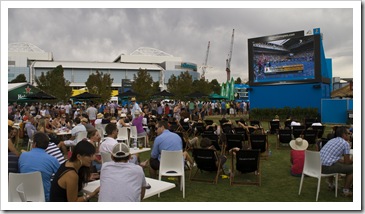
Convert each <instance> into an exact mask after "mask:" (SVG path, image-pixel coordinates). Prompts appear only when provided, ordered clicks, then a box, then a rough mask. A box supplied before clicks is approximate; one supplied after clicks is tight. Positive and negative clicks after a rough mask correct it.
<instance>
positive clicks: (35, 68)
mask: <svg viewBox="0 0 365 214" xmlns="http://www.w3.org/2000/svg"><path fill="white" fill-rule="evenodd" d="M8 54H9V55H8V82H10V81H11V80H13V79H15V78H16V77H17V76H18V75H19V74H24V75H25V77H26V79H27V81H28V82H29V83H30V84H32V85H35V80H34V79H35V77H39V76H40V75H41V74H42V72H44V73H46V72H48V71H50V70H53V69H54V68H56V67H57V66H58V65H62V67H63V69H64V77H65V79H66V80H68V81H70V83H71V84H70V86H71V87H72V88H73V89H80V88H83V87H85V82H86V80H87V77H88V76H89V75H91V74H92V73H95V72H96V71H99V72H103V74H110V77H111V78H113V79H114V81H113V84H112V87H113V90H118V88H120V87H122V81H123V80H131V81H133V79H134V75H137V73H138V71H139V69H143V70H147V72H148V73H149V74H150V75H151V77H152V79H153V81H154V82H156V81H159V83H160V88H161V90H163V89H166V88H167V87H166V85H167V83H168V80H169V78H170V77H171V76H172V75H175V76H179V75H180V74H181V73H183V72H185V71H188V72H189V74H190V75H191V76H192V78H193V81H194V80H198V79H199V78H200V74H199V73H198V72H197V65H196V64H195V63H191V62H184V61H183V60H182V58H181V57H175V56H172V55H171V54H168V53H165V52H163V51H160V50H157V49H154V48H147V47H141V48H138V49H137V50H135V51H134V52H132V53H131V54H130V55H124V54H121V55H119V56H118V57H117V58H116V59H115V60H114V61H113V62H81V61H55V60H54V59H53V54H52V52H46V51H44V50H42V49H40V48H38V47H37V46H35V45H33V44H30V43H11V44H9V48H8ZM125 82H127V81H125Z"/></svg>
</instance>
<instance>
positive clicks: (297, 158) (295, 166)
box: [290, 150, 305, 174]
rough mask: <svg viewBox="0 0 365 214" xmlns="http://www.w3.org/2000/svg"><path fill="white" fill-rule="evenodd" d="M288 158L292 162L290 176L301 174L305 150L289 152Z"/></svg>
mask: <svg viewBox="0 0 365 214" xmlns="http://www.w3.org/2000/svg"><path fill="white" fill-rule="evenodd" d="M290 157H291V161H292V166H291V172H292V174H302V172H303V167H304V157H305V150H291V151H290Z"/></svg>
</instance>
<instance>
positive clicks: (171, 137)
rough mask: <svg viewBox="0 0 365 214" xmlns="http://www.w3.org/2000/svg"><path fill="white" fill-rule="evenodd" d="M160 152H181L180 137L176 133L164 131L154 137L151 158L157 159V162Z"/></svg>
mask: <svg viewBox="0 0 365 214" xmlns="http://www.w3.org/2000/svg"><path fill="white" fill-rule="evenodd" d="M162 150H168V151H178V150H182V140H181V137H180V136H179V135H177V134H176V133H173V132H170V131H169V130H167V129H165V130H164V131H163V132H162V133H161V134H160V135H159V136H158V137H156V139H155V142H154V143H153V148H152V152H151V158H158V160H160V158H161V151H162Z"/></svg>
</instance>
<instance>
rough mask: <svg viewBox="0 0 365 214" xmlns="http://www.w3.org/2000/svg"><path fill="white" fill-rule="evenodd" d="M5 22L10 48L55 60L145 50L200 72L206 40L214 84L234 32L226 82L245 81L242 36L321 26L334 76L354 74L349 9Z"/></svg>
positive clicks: (20, 14)
mask: <svg viewBox="0 0 365 214" xmlns="http://www.w3.org/2000/svg"><path fill="white" fill-rule="evenodd" d="M309 4H312V3H309ZM40 6H41V5H40ZM69 6H71V7H72V5H69ZM243 6H244V5H242V3H240V4H238V3H237V7H243ZM8 19H9V20H8V23H9V25H8V42H9V43H14V42H29V43H32V44H34V45H36V46H38V47H39V48H41V49H43V50H45V51H49V52H52V53H53V57H54V60H55V61H62V60H71V61H108V62H111V61H113V60H114V59H115V58H117V56H118V55H119V54H122V53H123V54H131V53H132V52H133V51H134V50H136V49H137V48H139V47H151V48H156V49H159V50H161V51H164V52H166V53H169V54H171V55H173V56H176V57H182V59H183V61H187V62H193V63H196V64H197V65H198V66H201V65H202V64H203V63H204V60H205V56H206V51H207V45H208V41H210V51H209V57H208V66H209V68H208V69H207V73H206V78H207V79H209V80H212V79H217V80H218V81H219V82H220V83H221V82H223V81H225V80H226V73H225V61H226V59H227V56H228V53H229V49H230V43H231V36H232V30H233V29H235V35H234V44H233V54H232V61H231V71H232V73H231V77H234V79H236V78H237V77H240V78H241V79H242V80H246V79H248V72H247V71H248V62H247V57H248V56H247V55H248V50H247V40H248V39H249V38H255V37H261V36H267V35H274V34H281V33H286V32H293V31H300V30H304V31H305V32H307V31H308V30H312V29H313V28H320V29H321V32H322V33H323V38H324V39H323V44H324V49H325V54H326V57H327V58H332V60H333V76H339V77H352V76H353V64H352V60H353V21H352V20H353V10H352V8H348V9H343V8H337V9H323V8H322V9H316V8H311V9H302V8H294V9H292V8H287V9H257V8H256V9H252V8H237V9H228V8H225V9H220V8H217V9H214V8H213V9H212V8H210V9H208V8H199V9H193V8H185V9H183V8H175V9H171V8H167V9H151V8H145V9H134V8H128V9H99V8H95V9H80V8H77V9H73V8H66V9H59V8H56V9H49V8H46V9H38V8H37V9H29V8H27V9H19V8H15V9H9V14H8ZM198 71H199V72H200V71H201V70H200V69H199V70H198Z"/></svg>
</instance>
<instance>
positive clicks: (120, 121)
mask: <svg viewBox="0 0 365 214" xmlns="http://www.w3.org/2000/svg"><path fill="white" fill-rule="evenodd" d="M126 118H127V115H126V114H125V113H121V114H120V119H119V121H118V125H119V126H121V127H129V126H130V125H129V122H128V123H127V122H126V121H125V119H126Z"/></svg>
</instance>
